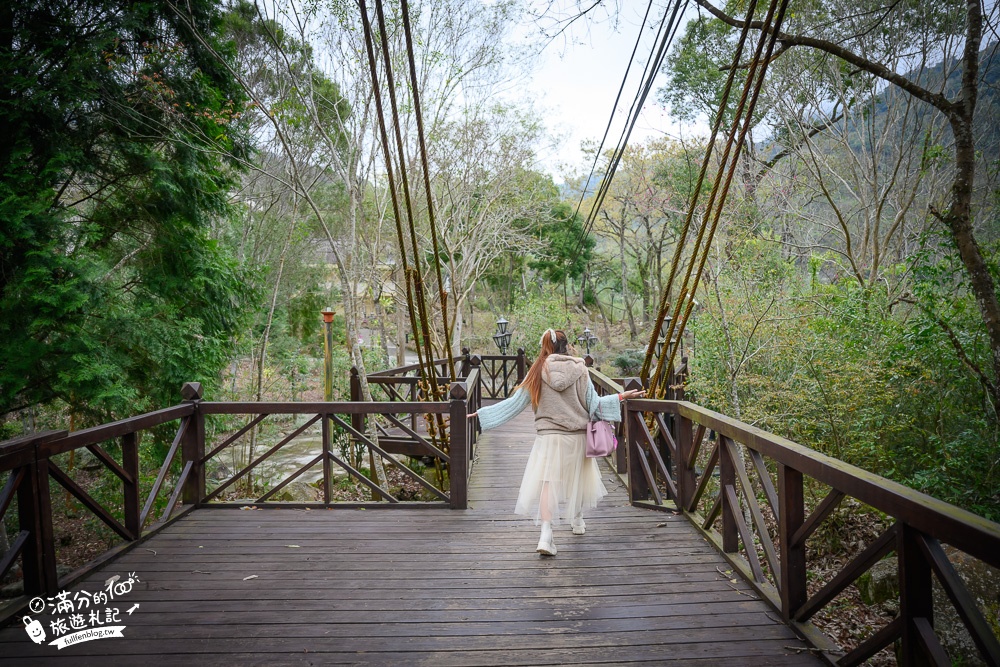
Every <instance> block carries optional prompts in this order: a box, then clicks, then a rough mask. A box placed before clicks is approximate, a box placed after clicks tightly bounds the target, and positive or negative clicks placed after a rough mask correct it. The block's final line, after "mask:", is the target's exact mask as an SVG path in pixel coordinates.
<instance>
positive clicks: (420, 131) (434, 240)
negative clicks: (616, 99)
mask: <svg viewBox="0 0 1000 667" xmlns="http://www.w3.org/2000/svg"><path fill="white" fill-rule="evenodd" d="M650 1H651V2H652V0H650ZM400 3H401V8H402V12H403V33H404V35H405V37H406V57H407V60H408V61H409V65H410V88H411V90H412V91H413V93H412V94H413V115H414V116H415V117H416V119H417V141H418V142H419V145H420V162H421V165H422V166H423V170H424V188H425V191H426V196H427V218H428V220H429V222H430V228H431V244H432V246H433V248H434V269H435V272H436V274H437V281H438V292H439V294H440V299H441V320H442V324H443V325H444V344H445V350H446V352H447V357H448V371H449V373H450V374H451V379H452V381H455V380H456V379H457V375H456V374H455V358H454V356H453V354H452V342H451V336H452V333H453V329H452V328H449V326H448V292H446V291H445V289H444V281H443V280H442V278H441V251H440V249H439V248H438V237H437V225H436V223H435V220H434V198H433V197H432V195H431V170H430V166H429V164H428V160H427V142H426V141H425V140H424V119H423V113H422V112H421V110H420V90H419V85H418V79H417V66H416V64H415V62H414V57H413V36H412V34H411V31H410V8H409V3H408V2H407V0H400ZM455 317H456V319H457V318H458V313H457V312H456V313H455Z"/></svg>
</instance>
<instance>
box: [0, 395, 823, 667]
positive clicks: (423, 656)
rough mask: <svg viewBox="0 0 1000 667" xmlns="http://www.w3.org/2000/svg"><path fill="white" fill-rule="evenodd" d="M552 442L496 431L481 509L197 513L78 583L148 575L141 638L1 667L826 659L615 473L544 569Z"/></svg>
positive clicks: (483, 461) (28, 653) (526, 418)
mask: <svg viewBox="0 0 1000 667" xmlns="http://www.w3.org/2000/svg"><path fill="white" fill-rule="evenodd" d="M532 437H533V427H532V422H531V415H530V413H527V412H526V413H525V414H523V415H522V416H521V417H519V418H518V419H517V420H515V421H514V422H512V423H511V424H509V425H508V426H507V427H505V428H504V429H502V430H501V431H498V432H490V433H487V434H484V436H483V437H482V439H481V440H480V441H479V445H478V452H477V460H476V462H475V464H474V467H473V475H472V479H471V480H470V485H471V487H470V492H469V493H470V505H471V508H470V509H469V510H466V511H450V510H436V511H434V510H427V511H423V510H407V509H376V510H364V511H361V510H311V511H305V510H292V509H281V510H246V511H240V510H231V509H203V510H198V511H195V512H193V513H191V514H189V515H187V516H185V517H184V518H182V519H180V520H179V521H177V522H175V523H174V524H173V525H172V526H170V527H168V528H167V529H165V530H164V531H162V532H161V533H159V534H157V535H156V536H154V537H152V538H151V539H149V540H148V541H146V542H143V543H141V544H139V545H138V546H137V547H135V548H134V549H132V550H131V551H130V552H128V553H127V554H124V555H123V556H121V557H119V558H118V559H116V560H115V561H113V562H111V563H110V564H108V565H107V566H105V567H103V568H102V569H101V570H99V571H97V572H96V573H94V574H93V575H92V576H91V577H89V578H88V579H87V580H86V581H84V582H82V583H81V584H79V585H77V586H76V587H74V588H75V589H78V590H85V591H90V592H94V591H96V590H98V589H99V588H101V587H103V582H104V580H106V579H107V578H108V577H110V576H112V575H114V574H120V575H122V577H126V578H127V577H128V576H129V573H130V572H134V573H135V575H136V576H137V577H138V578H139V580H140V581H141V583H140V584H139V585H137V586H136V589H135V590H133V591H132V592H131V593H130V594H129V595H128V596H127V597H125V598H124V599H123V601H122V602H123V604H121V605H118V602H117V601H116V602H115V603H114V604H115V605H118V606H119V607H120V609H121V621H122V622H123V624H125V625H126V626H127V627H126V629H125V630H124V638H122V639H101V640H97V641H90V642H87V643H82V644H78V645H75V646H71V647H67V648H64V649H62V650H57V649H56V648H55V647H53V646H47V645H42V646H35V645H34V644H32V643H31V642H30V641H29V639H28V637H27V636H26V634H25V632H24V630H23V629H22V628H21V626H20V623H19V622H18V623H17V625H15V626H12V627H8V628H6V629H4V630H2V631H0V663H4V664H18V665H22V664H47V663H50V662H55V661H59V662H61V663H62V662H64V663H65V664H73V665H88V664H92V665H120V664H141V665H173V664H184V665H191V664H213V665H215V664H224V665H230V664H267V665H284V664H377V665H411V664H433V665H580V664H600V663H605V664H624V663H632V662H647V663H655V664H662V663H668V662H670V663H674V664H705V665H715V664H722V663H729V664H739V665H747V664H753V665H764V664H767V665H771V664H819V661H818V660H817V659H816V658H814V657H812V656H811V655H810V654H809V652H808V651H806V650H805V644H804V643H803V642H802V641H800V640H799V639H797V638H796V637H795V635H794V634H793V633H792V631H791V630H790V629H789V628H788V627H786V626H785V625H783V624H782V623H780V621H779V620H778V619H777V615H776V614H775V613H774V612H773V611H772V610H771V608H770V607H769V606H768V605H767V604H766V603H765V602H763V601H761V600H758V599H756V596H754V595H753V593H752V592H751V591H750V590H749V588H748V587H747V586H746V585H745V584H744V583H743V581H742V580H741V579H737V578H736V577H735V575H733V576H732V577H727V576H725V575H724V574H723V573H724V572H725V571H726V570H727V569H728V568H727V566H726V564H725V561H724V560H723V559H722V558H721V557H720V556H719V555H718V554H717V553H716V551H715V550H714V549H713V548H712V547H711V546H710V545H709V544H708V543H707V542H706V541H705V540H704V539H703V538H702V537H701V536H700V535H699V534H698V533H697V531H695V530H694V528H693V527H691V526H690V525H689V524H688V523H687V521H686V520H685V519H684V518H683V517H681V516H674V515H672V514H670V513H663V512H655V511H650V510H643V509H638V508H633V507H631V506H630V505H629V504H628V499H627V494H626V493H625V490H624V488H622V486H621V485H620V483H618V481H617V478H614V477H613V475H612V473H611V472H610V471H609V470H605V480H606V484H607V486H608V488H609V490H610V491H611V494H610V495H609V496H608V497H607V498H606V499H605V500H604V501H603V503H602V505H601V507H600V508H599V509H598V510H596V511H594V512H593V514H592V515H591V516H589V517H587V534H586V535H584V536H574V535H571V534H570V533H569V530H568V529H563V530H561V531H559V532H557V535H556V542H557V546H558V547H559V555H558V557H556V558H554V559H548V558H541V557H539V556H538V554H536V553H535V551H534V547H535V544H536V542H537V539H538V534H537V530H536V528H535V527H534V526H533V525H531V523H530V522H529V521H527V520H525V519H523V518H519V517H515V516H514V515H513V514H512V509H513V505H514V498H515V496H516V494H517V487H518V484H519V482H520V476H521V473H522V471H523V467H524V463H525V461H526V460H527V455H528V450H529V448H530V444H531V440H532ZM252 576H253V577H255V578H248V577H252ZM732 579H736V581H735V582H734V581H732ZM134 603H139V608H138V609H136V610H135V612H134V613H133V614H131V615H126V613H125V611H126V608H127V607H131V606H132V604H134ZM41 618H42V619H45V618H50V617H47V616H42V617H41ZM46 631H47V632H49V628H48V627H46ZM49 639H51V636H50V637H49Z"/></svg>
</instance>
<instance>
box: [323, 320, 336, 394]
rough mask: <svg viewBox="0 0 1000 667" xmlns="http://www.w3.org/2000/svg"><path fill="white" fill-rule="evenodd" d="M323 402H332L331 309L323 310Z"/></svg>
mask: <svg viewBox="0 0 1000 667" xmlns="http://www.w3.org/2000/svg"><path fill="white" fill-rule="evenodd" d="M322 313H323V400H324V401H332V400H333V315H334V311H333V308H331V307H329V306H327V307H326V308H324V309H323V311H322Z"/></svg>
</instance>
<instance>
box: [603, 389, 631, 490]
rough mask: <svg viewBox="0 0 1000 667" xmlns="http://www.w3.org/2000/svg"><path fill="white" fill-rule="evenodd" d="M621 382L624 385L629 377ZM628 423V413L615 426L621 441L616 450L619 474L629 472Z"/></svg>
mask: <svg viewBox="0 0 1000 667" xmlns="http://www.w3.org/2000/svg"><path fill="white" fill-rule="evenodd" d="M621 382H622V385H625V384H626V382H627V379H623V380H622V381H621ZM602 391H605V392H606V391H607V390H606V389H602ZM627 423H628V414H624V415H622V422H621V424H619V425H618V426H617V427H616V428H615V435H617V436H618V440H619V442H618V449H616V450H615V470H616V471H617V472H618V473H619V474H623V473H627V472H628V451H629V448H628V436H627V429H626V426H625V425H626V424H627ZM622 443H624V446H622Z"/></svg>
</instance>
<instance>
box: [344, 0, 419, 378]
mask: <svg viewBox="0 0 1000 667" xmlns="http://www.w3.org/2000/svg"><path fill="white" fill-rule="evenodd" d="M358 5H359V6H360V8H361V23H362V26H363V28H364V33H365V50H366V51H367V54H368V68H369V70H371V77H372V93H373V95H374V98H375V115H376V117H377V118H378V126H379V135H380V137H381V140H382V152H383V153H384V155H385V170H386V178H387V179H388V182H389V198H390V200H391V201H392V210H393V217H394V218H395V221H396V235H397V240H398V242H399V250H400V256H401V261H402V263H403V277H404V280H405V281H406V300H407V306H408V308H407V312H408V313H409V316H410V328H411V330H412V331H413V333H414V335H416V333H417V331H418V330H419V329H418V326H417V314H416V312H415V310H416V309H415V308H414V307H413V293H412V291H411V286H410V268H409V264H408V261H407V258H406V241H405V236H404V234H403V222H402V220H403V216H402V215H401V214H400V210H399V198H398V195H397V191H396V180H395V177H394V175H393V167H392V156H391V154H390V152H389V135H388V132H387V131H386V128H385V114H384V113H383V106H382V93H381V89H380V86H379V81H378V71H377V69H376V63H375V50H374V48H373V46H372V28H371V23H370V22H369V20H368V7H367V5H366V3H365V0H358ZM416 349H417V364H418V365H419V366H420V370H421V373H425V372H426V371H425V367H424V358H423V352H422V350H421V349H420V345H419V344H418V345H417V346H416ZM428 363H431V364H432V363H433V359H430V360H428Z"/></svg>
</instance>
